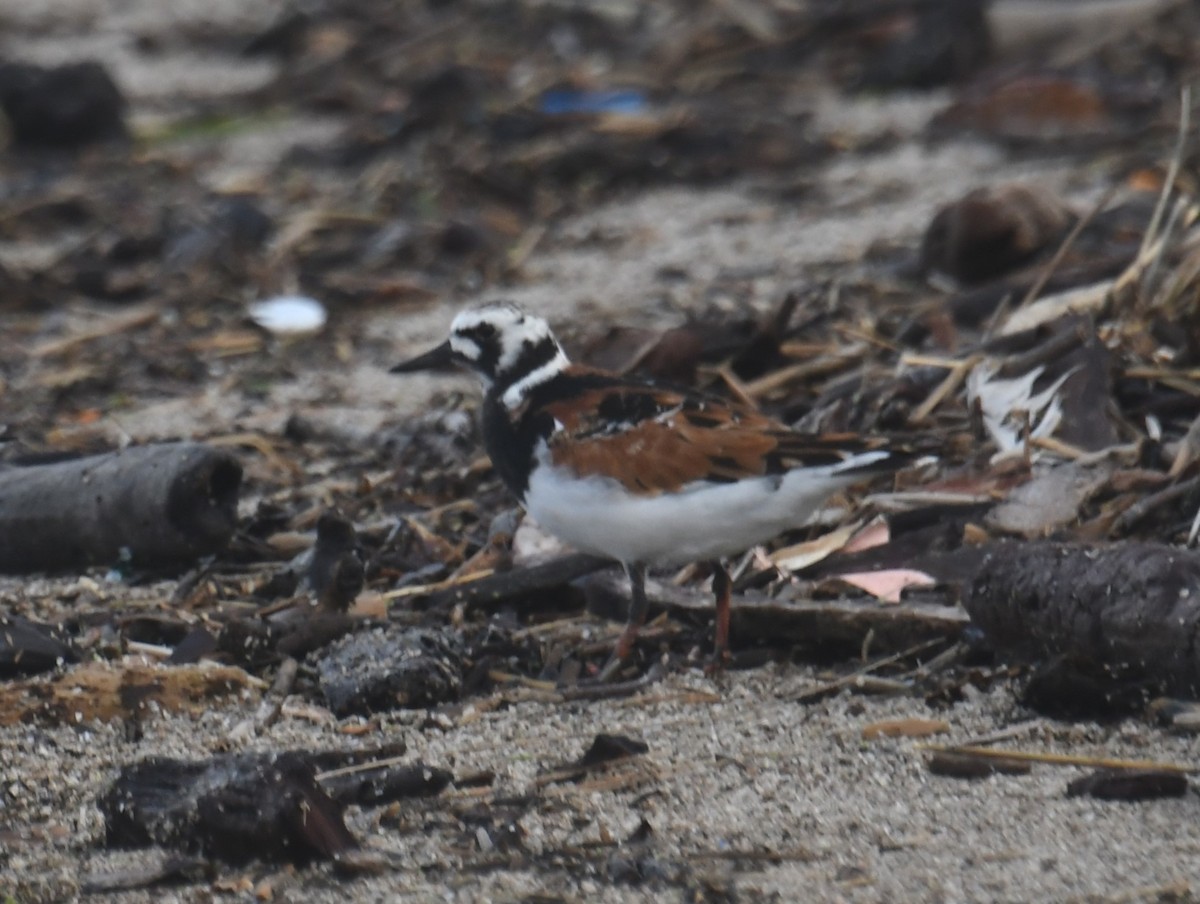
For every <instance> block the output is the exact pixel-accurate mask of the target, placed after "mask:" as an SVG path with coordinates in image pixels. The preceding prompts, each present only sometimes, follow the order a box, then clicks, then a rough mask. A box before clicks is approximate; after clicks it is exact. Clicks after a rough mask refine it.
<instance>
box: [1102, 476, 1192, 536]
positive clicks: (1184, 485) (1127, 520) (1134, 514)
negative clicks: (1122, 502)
mask: <svg viewBox="0 0 1200 904" xmlns="http://www.w3.org/2000/svg"><path fill="white" fill-rule="evenodd" d="M1197 488H1200V477H1193V478H1192V479H1191V480H1184V481H1181V482H1180V483H1175V484H1172V485H1171V486H1169V487H1166V488H1165V489H1162V490H1159V491H1158V492H1157V493H1152V494H1151V495H1149V496H1146V497H1145V498H1143V499H1139V500H1138V501H1137V502H1136V503H1134V504H1133V505H1131V506H1130V507H1129V508H1127V509H1125V511H1124V512H1122V513H1121V516H1120V517H1119V518H1117V520H1116V521H1115V522H1114V523H1113V526H1112V530H1111V531H1110V534H1114V535H1115V534H1118V533H1123V532H1125V531H1127V530H1129V529H1130V528H1131V527H1133V526H1134V525H1135V524H1137V523H1138V522H1139V521H1141V520H1142V519H1143V518H1145V517H1146V516H1147V515H1149V514H1150V513H1151V512H1153V511H1154V510H1155V509H1156V508H1158V507H1159V506H1162V505H1166V504H1167V503H1168V502H1173V501H1174V500H1176V499H1178V498H1179V497H1181V496H1186V495H1188V494H1189V493H1193V492H1195V491H1196V489H1197Z"/></svg>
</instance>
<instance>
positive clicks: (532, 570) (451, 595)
mask: <svg viewBox="0 0 1200 904" xmlns="http://www.w3.org/2000/svg"><path fill="white" fill-rule="evenodd" d="M616 564H617V563H616V562H614V561H613V560H612V559H605V558H601V557H599V556H591V555H587V554H586V553H571V554H570V555H565V556H562V557H561V558H557V559H553V560H551V561H549V562H545V563H543V564H541V565H534V566H531V567H529V568H514V569H513V570H512V571H505V572H501V573H499V574H493V575H489V576H488V577H486V578H481V579H480V580H478V581H472V582H470V583H469V584H462V585H459V586H457V587H451V588H449V589H446V590H438V591H434V592H433V593H430V594H429V595H428V596H426V597H423V598H422V599H423V605H424V606H425V607H426V608H429V609H444V608H449V607H451V606H455V605H458V604H460V603H461V604H466V605H468V606H472V605H474V606H479V607H482V608H485V609H497V608H499V607H501V606H504V605H506V604H508V603H512V602H516V601H518V600H520V601H525V600H527V599H528V598H529V597H531V596H536V595H539V594H544V593H549V592H557V593H558V594H559V595H561V591H562V589H563V588H564V587H565V586H566V585H567V584H569V583H570V582H571V581H574V580H577V579H578V578H581V577H584V576H585V575H589V574H592V573H593V572H596V571H600V570H601V569H602V568H613V567H615V566H616Z"/></svg>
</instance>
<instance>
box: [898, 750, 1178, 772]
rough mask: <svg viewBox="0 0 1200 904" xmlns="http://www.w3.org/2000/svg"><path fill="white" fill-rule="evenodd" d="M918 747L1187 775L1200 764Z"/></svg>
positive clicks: (1048, 762)
mask: <svg viewBox="0 0 1200 904" xmlns="http://www.w3.org/2000/svg"><path fill="white" fill-rule="evenodd" d="M918 749H919V750H926V751H930V752H932V753H957V754H959V755H961V756H974V757H979V758H981V759H996V760H1022V761H1024V762H1027V763H1045V764H1047V765H1050V766H1083V767H1086V768H1089V769H1158V770H1161V771H1163V772H1181V773H1184V774H1186V775H1190V774H1191V773H1193V772H1200V767H1196V766H1183V765H1180V764H1178V763H1155V762H1153V761H1151V760H1114V759H1109V758H1107V757H1095V756H1077V755H1075V754H1071V753H1037V752H1035V751H1030V750H995V749H993V748H991V747H965V746H964V747H958V746H955V745H953V744H922V745H921V746H920V747H919V748H918Z"/></svg>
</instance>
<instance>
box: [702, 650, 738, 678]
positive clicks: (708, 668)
mask: <svg viewBox="0 0 1200 904" xmlns="http://www.w3.org/2000/svg"><path fill="white" fill-rule="evenodd" d="M732 664H733V654H732V653H731V652H729V648H728V647H718V648H717V649H715V650H713V654H712V656H710V657H708V659H707V660H706V661H705V663H704V674H705V675H720V674H722V673H723V672H724V671H725V670H726V669H728V668H729V667H730V666H731V665H732Z"/></svg>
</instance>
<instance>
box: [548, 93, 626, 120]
mask: <svg viewBox="0 0 1200 904" xmlns="http://www.w3.org/2000/svg"><path fill="white" fill-rule="evenodd" d="M646 107H647V103H646V95H645V94H643V93H642V92H641V91H636V90H634V89H616V90H612V91H574V90H567V89H560V90H555V91H547V92H545V93H544V94H543V95H542V100H541V103H540V104H539V109H540V110H541V112H542V113H545V114H546V115H547V116H570V115H579V114H599V113H604V114H608V115H616V116H636V115H637V114H639V113H644V112H645V111H646Z"/></svg>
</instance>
